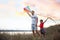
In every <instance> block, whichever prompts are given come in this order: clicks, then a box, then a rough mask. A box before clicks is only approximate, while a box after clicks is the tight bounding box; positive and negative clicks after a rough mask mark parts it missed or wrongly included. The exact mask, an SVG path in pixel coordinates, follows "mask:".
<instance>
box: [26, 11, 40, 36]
mask: <svg viewBox="0 0 60 40" xmlns="http://www.w3.org/2000/svg"><path fill="white" fill-rule="evenodd" d="M34 13H35V12H34V11H33V10H32V11H31V14H29V13H27V14H28V15H29V16H30V17H31V19H32V32H33V35H34V37H36V34H35V32H36V33H37V34H38V35H39V36H40V34H39V32H38V31H37V23H38V17H37V16H36V15H35V14H34Z"/></svg>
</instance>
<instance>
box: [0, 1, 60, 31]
mask: <svg viewBox="0 0 60 40" xmlns="http://www.w3.org/2000/svg"><path fill="white" fill-rule="evenodd" d="M33 1H34V2H33ZM26 6H30V8H31V10H34V11H35V13H36V14H40V16H39V15H37V16H38V19H39V20H40V19H43V20H45V19H46V18H47V17H51V18H53V19H54V20H55V21H56V23H55V22H53V21H52V20H50V19H48V21H47V22H46V23H45V25H44V27H48V26H50V25H54V24H59V23H60V0H0V30H31V18H30V17H29V16H28V15H27V13H26V12H24V10H23V8H24V7H26ZM39 20H38V21H39ZM47 24H48V25H47ZM38 25H39V22H38ZM38 29H39V28H38Z"/></svg>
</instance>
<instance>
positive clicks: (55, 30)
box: [0, 24, 60, 40]
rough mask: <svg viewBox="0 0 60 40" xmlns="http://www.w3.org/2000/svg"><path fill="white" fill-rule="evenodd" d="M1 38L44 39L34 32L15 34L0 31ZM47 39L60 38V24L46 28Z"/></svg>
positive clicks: (13, 39) (12, 39)
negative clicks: (35, 35)
mask: <svg viewBox="0 0 60 40" xmlns="http://www.w3.org/2000/svg"><path fill="white" fill-rule="evenodd" d="M0 40H43V38H42V37H40V38H39V36H37V37H33V35H32V34H29V35H28V34H23V35H21V34H14V35H10V34H7V33H4V32H3V33H0ZM46 40H60V24H59V25H54V26H51V27H49V28H47V29H46Z"/></svg>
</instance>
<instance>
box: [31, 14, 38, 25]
mask: <svg viewBox="0 0 60 40" xmlns="http://www.w3.org/2000/svg"><path fill="white" fill-rule="evenodd" d="M31 18H32V24H37V19H38V17H37V16H36V15H32V17H31Z"/></svg>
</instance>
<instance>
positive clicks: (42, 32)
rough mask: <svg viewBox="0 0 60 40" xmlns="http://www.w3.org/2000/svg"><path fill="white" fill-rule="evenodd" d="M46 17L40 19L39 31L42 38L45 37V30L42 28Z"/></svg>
mask: <svg viewBox="0 0 60 40" xmlns="http://www.w3.org/2000/svg"><path fill="white" fill-rule="evenodd" d="M47 19H48V18H47ZM47 19H46V20H45V21H44V22H43V20H42V19H41V20H40V25H39V27H40V32H41V36H43V37H44V38H45V37H46V34H45V33H46V31H45V30H44V23H45V22H46V21H47Z"/></svg>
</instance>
